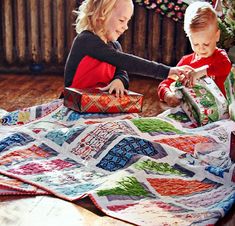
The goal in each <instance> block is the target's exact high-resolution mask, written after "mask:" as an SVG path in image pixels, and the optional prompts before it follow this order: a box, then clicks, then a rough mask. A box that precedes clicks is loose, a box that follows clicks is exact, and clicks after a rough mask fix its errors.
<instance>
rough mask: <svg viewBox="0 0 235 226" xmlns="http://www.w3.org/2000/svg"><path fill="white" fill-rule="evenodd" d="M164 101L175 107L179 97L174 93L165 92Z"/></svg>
mask: <svg viewBox="0 0 235 226" xmlns="http://www.w3.org/2000/svg"><path fill="white" fill-rule="evenodd" d="M164 101H165V102H166V103H167V105H168V106H170V107H176V106H178V105H179V104H180V99H178V98H177V97H176V96H175V94H174V93H172V92H166V93H165V95H164Z"/></svg>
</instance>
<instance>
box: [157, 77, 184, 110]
mask: <svg viewBox="0 0 235 226" xmlns="http://www.w3.org/2000/svg"><path fill="white" fill-rule="evenodd" d="M177 79H178V77H177V76H175V75H174V76H173V75H172V76H170V77H168V78H167V79H165V80H163V81H162V82H161V83H160V84H159V86H158V89H157V92H158V96H159V99H160V100H161V101H164V102H166V104H167V105H168V106H170V107H176V106H177V105H179V104H180V99H178V98H177V96H176V95H175V93H174V92H172V91H171V89H170V85H171V84H172V83H173V82H175V81H176V80H177Z"/></svg>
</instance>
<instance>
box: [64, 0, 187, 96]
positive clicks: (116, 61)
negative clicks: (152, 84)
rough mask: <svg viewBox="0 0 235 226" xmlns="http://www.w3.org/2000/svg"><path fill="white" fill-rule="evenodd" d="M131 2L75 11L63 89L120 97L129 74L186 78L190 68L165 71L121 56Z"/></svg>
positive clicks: (91, 4) (98, 3)
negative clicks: (96, 90) (121, 39)
mask: <svg viewBox="0 0 235 226" xmlns="http://www.w3.org/2000/svg"><path fill="white" fill-rule="evenodd" d="M133 10H134V6H133V2H132V0H85V1H83V2H82V4H81V6H80V7H79V9H78V11H76V14H77V19H76V32H77V36H76V37H75V39H74V41H73V44H72V47H71V50H70V53H69V55H68V58H67V61H66V65H65V73H64V76H65V86H66V87H73V88H79V89H83V88H96V87H103V88H102V90H108V91H109V93H113V92H115V93H116V96H122V95H123V94H124V92H126V89H128V86H129V79H128V74H127V72H128V73H133V74H140V75H143V76H149V77H152V78H156V79H165V78H167V76H168V75H171V74H178V75H180V74H182V73H183V74H185V75H186V76H187V73H188V71H189V70H191V67H168V66H166V65H164V64H161V63H157V62H154V61H149V60H146V59H143V58H141V57H138V56H135V55H132V54H128V53H124V52H122V48H121V45H120V43H119V42H118V41H117V40H118V38H119V37H120V36H121V35H122V34H123V33H124V32H125V31H126V30H127V29H128V21H129V20H130V19H131V17H132V14H133Z"/></svg>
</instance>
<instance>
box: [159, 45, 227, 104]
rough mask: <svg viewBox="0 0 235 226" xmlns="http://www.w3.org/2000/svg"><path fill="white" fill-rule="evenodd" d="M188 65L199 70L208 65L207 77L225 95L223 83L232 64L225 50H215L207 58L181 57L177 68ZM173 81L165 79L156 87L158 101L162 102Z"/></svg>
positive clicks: (190, 55)
mask: <svg viewBox="0 0 235 226" xmlns="http://www.w3.org/2000/svg"><path fill="white" fill-rule="evenodd" d="M183 65H189V66H191V67H192V68H199V67H201V66H203V65H208V66H209V68H208V69H207V75H208V76H210V77H211V78H212V79H213V80H214V81H215V83H216V84H217V86H218V87H219V88H220V90H221V91H222V93H223V94H224V95H225V89H224V81H225V79H226V78H227V76H228V74H229V72H230V70H231V67H232V64H231V61H230V60H229V58H228V55H227V53H226V51H225V50H223V49H219V48H216V50H215V51H214V53H213V54H212V55H211V56H210V57H207V58H200V59H197V58H196V54H195V53H192V54H189V55H186V56H183V57H182V58H181V60H180V61H179V63H178V64H177V66H183ZM174 81H175V80H173V79H165V80H163V81H162V82H161V83H160V84H159V86H158V95H159V98H160V100H163V98H164V95H165V93H166V92H167V91H168V90H169V89H170V85H171V83H172V82H174Z"/></svg>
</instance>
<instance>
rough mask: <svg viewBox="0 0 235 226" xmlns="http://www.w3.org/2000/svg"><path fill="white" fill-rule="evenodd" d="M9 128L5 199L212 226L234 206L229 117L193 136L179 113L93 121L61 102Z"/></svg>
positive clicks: (5, 129) (0, 182)
mask: <svg viewBox="0 0 235 226" xmlns="http://www.w3.org/2000/svg"><path fill="white" fill-rule="evenodd" d="M0 125H1V126H0V174H1V175H0V195H4V194H17V193H19V194H20V193H24V194H35V195H37V194H53V195H55V196H57V197H59V198H62V199H65V200H69V201H75V200H78V199H82V198H83V197H85V196H89V197H90V198H91V200H92V201H93V202H94V204H95V205H96V206H97V207H98V208H99V209H101V210H102V211H103V212H104V213H105V214H107V215H109V216H111V217H114V218H118V219H121V220H123V221H126V222H130V223H132V224H135V225H209V224H212V225H213V224H215V223H216V222H217V221H218V219H219V218H221V217H223V216H224V215H225V214H226V213H227V212H228V210H229V209H230V208H231V207H232V205H233V204H234V203H235V164H234V163H233V162H231V160H230V159H229V157H228V152H229V142H230V133H231V131H232V130H234V129H235V122H234V121H232V120H229V119H227V120H221V121H218V122H214V123H211V124H208V125H206V126H202V127H198V128H194V125H193V124H192V122H191V121H190V120H189V118H188V117H187V116H186V114H185V113H184V112H183V111H182V109H180V108H174V109H173V110H168V111H166V112H164V113H162V114H160V115H159V116H157V117H147V118H141V117H139V116H138V115H137V114H110V115H109V114H85V113H78V112H75V111H72V110H69V109H68V108H66V107H65V106H63V100H59V99H58V100H54V101H52V102H50V103H47V104H43V105H40V106H33V107H30V108H25V109H20V110H17V111H14V112H6V111H4V110H2V111H0ZM201 144H205V145H206V144H212V145H214V147H216V148H215V149H216V151H215V150H211V151H210V152H207V153H208V154H205V151H204V150H202V149H203V146H202V145H201ZM195 150H196V151H195ZM207 151H208V150H207Z"/></svg>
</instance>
